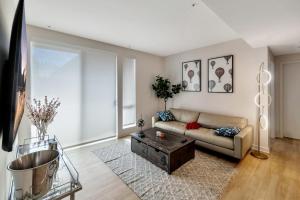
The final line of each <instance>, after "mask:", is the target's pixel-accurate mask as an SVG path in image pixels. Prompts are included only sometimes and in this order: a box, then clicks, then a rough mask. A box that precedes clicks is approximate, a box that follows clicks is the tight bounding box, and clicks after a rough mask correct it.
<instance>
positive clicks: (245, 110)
mask: <svg viewBox="0 0 300 200" xmlns="http://www.w3.org/2000/svg"><path fill="white" fill-rule="evenodd" d="M230 54H233V55H234V93H233V94H217V93H215V94H214V93H208V89H207V87H208V85H207V82H208V78H207V76H208V74H207V73H208V72H207V60H208V59H209V58H212V57H218V56H225V55H230ZM195 59H201V60H202V91H201V92H181V93H180V94H179V95H178V96H176V97H175V98H174V99H173V100H172V101H170V102H169V104H168V107H179V108H186V109H191V110H197V111H206V112H212V113H219V114H225V115H234V116H241V117H246V118H247V119H248V121H249V124H251V125H254V126H255V125H256V116H257V110H256V106H255V104H254V96H255V95H256V93H257V83H256V75H257V73H258V70H259V66H260V64H261V63H262V62H265V65H266V66H268V48H267V47H264V48H257V49H253V48H251V47H250V46H249V45H248V44H246V43H245V42H244V41H243V40H233V41H228V42H225V43H221V44H216V45H212V46H209V47H204V48H199V49H195V50H192V51H187V52H183V53H180V54H176V55H171V56H168V57H166V59H165V66H166V76H167V77H169V78H170V79H171V81H172V82H174V83H181V81H182V80H181V73H182V71H181V70H182V69H181V63H182V62H183V61H189V60H195ZM255 130H256V129H255ZM261 140H262V141H261V146H262V147H263V148H262V150H264V151H267V152H268V151H269V145H268V132H262V137H261ZM255 141H256V138H255Z"/></svg>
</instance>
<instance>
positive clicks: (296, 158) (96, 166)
mask: <svg viewBox="0 0 300 200" xmlns="http://www.w3.org/2000/svg"><path fill="white" fill-rule="evenodd" d="M121 141H122V142H129V138H125V139H121ZM113 142H115V141H110V142H106V143H100V144H96V145H92V146H88V147H83V148H80V149H75V150H70V151H68V155H69V156H70V158H71V160H72V161H73V163H74V165H75V166H76V168H77V169H78V171H79V173H80V181H81V183H82V185H83V190H82V191H80V192H78V193H77V194H76V199H77V200H102V199H104V200H135V199H139V198H138V197H137V196H136V195H135V193H134V192H132V191H131V190H130V189H129V188H128V187H127V186H126V185H125V184H124V183H123V182H122V181H121V179H119V178H118V176H116V175H115V174H114V173H113V172H112V171H111V170H110V169H109V167H107V166H106V165H105V164H104V163H103V162H102V161H101V160H99V159H98V158H97V157H96V156H95V155H94V154H93V153H92V152H91V151H92V150H93V149H97V148H99V147H101V146H104V145H109V144H111V143H113ZM224 159H226V157H224ZM237 169H238V173H237V175H236V176H234V177H233V179H232V180H231V182H230V183H229V185H228V186H227V187H226V189H225V192H224V194H223V196H222V199H223V200H235V199H237V200H252V199H253V200H269V199H270V200H284V199H288V200H298V199H299V200H300V141H299V140H290V139H275V140H272V151H271V155H270V158H269V159H268V160H258V159H256V158H254V157H252V156H251V155H250V154H248V155H247V156H246V157H245V159H244V160H242V161H241V162H240V163H239V164H238V165H237Z"/></svg>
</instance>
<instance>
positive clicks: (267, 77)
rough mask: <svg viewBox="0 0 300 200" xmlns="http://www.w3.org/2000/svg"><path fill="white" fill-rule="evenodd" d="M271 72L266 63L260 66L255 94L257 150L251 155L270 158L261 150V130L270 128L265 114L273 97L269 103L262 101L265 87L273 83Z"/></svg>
mask: <svg viewBox="0 0 300 200" xmlns="http://www.w3.org/2000/svg"><path fill="white" fill-rule="evenodd" d="M271 79H272V76H271V73H270V72H269V71H268V70H266V69H264V63H262V64H261V65H260V67H259V73H258V75H257V85H258V93H257V94H256V95H255V98H254V103H255V105H256V106H257V150H252V151H251V155H252V156H254V157H256V158H258V159H264V160H265V159H268V158H269V157H268V155H266V154H264V153H263V152H261V151H260V131H261V130H267V129H268V118H267V116H266V115H265V107H266V106H270V105H271V103H272V98H271V96H270V95H269V94H267V97H268V103H267V105H265V104H263V103H262V97H265V96H266V94H265V88H266V87H267V86H268V85H269V84H270V83H271Z"/></svg>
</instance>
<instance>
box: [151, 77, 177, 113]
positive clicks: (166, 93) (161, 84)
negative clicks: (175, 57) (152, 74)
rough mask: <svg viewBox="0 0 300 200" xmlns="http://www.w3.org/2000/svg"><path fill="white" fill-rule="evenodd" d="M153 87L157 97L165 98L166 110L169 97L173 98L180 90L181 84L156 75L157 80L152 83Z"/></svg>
mask: <svg viewBox="0 0 300 200" xmlns="http://www.w3.org/2000/svg"><path fill="white" fill-rule="evenodd" d="M152 89H153V90H154V92H155V95H156V96H157V98H160V99H163V100H164V102H165V111H166V110H167V101H168V99H169V98H173V97H174V95H175V94H178V93H179V92H180V90H181V84H176V85H172V84H171V81H170V80H169V79H167V78H163V77H161V76H156V79H155V82H154V84H152Z"/></svg>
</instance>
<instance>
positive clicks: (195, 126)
mask: <svg viewBox="0 0 300 200" xmlns="http://www.w3.org/2000/svg"><path fill="white" fill-rule="evenodd" d="M200 127H201V126H200V124H199V123H197V122H191V123H187V124H186V127H185V128H186V129H187V130H191V129H198V128H200Z"/></svg>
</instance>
